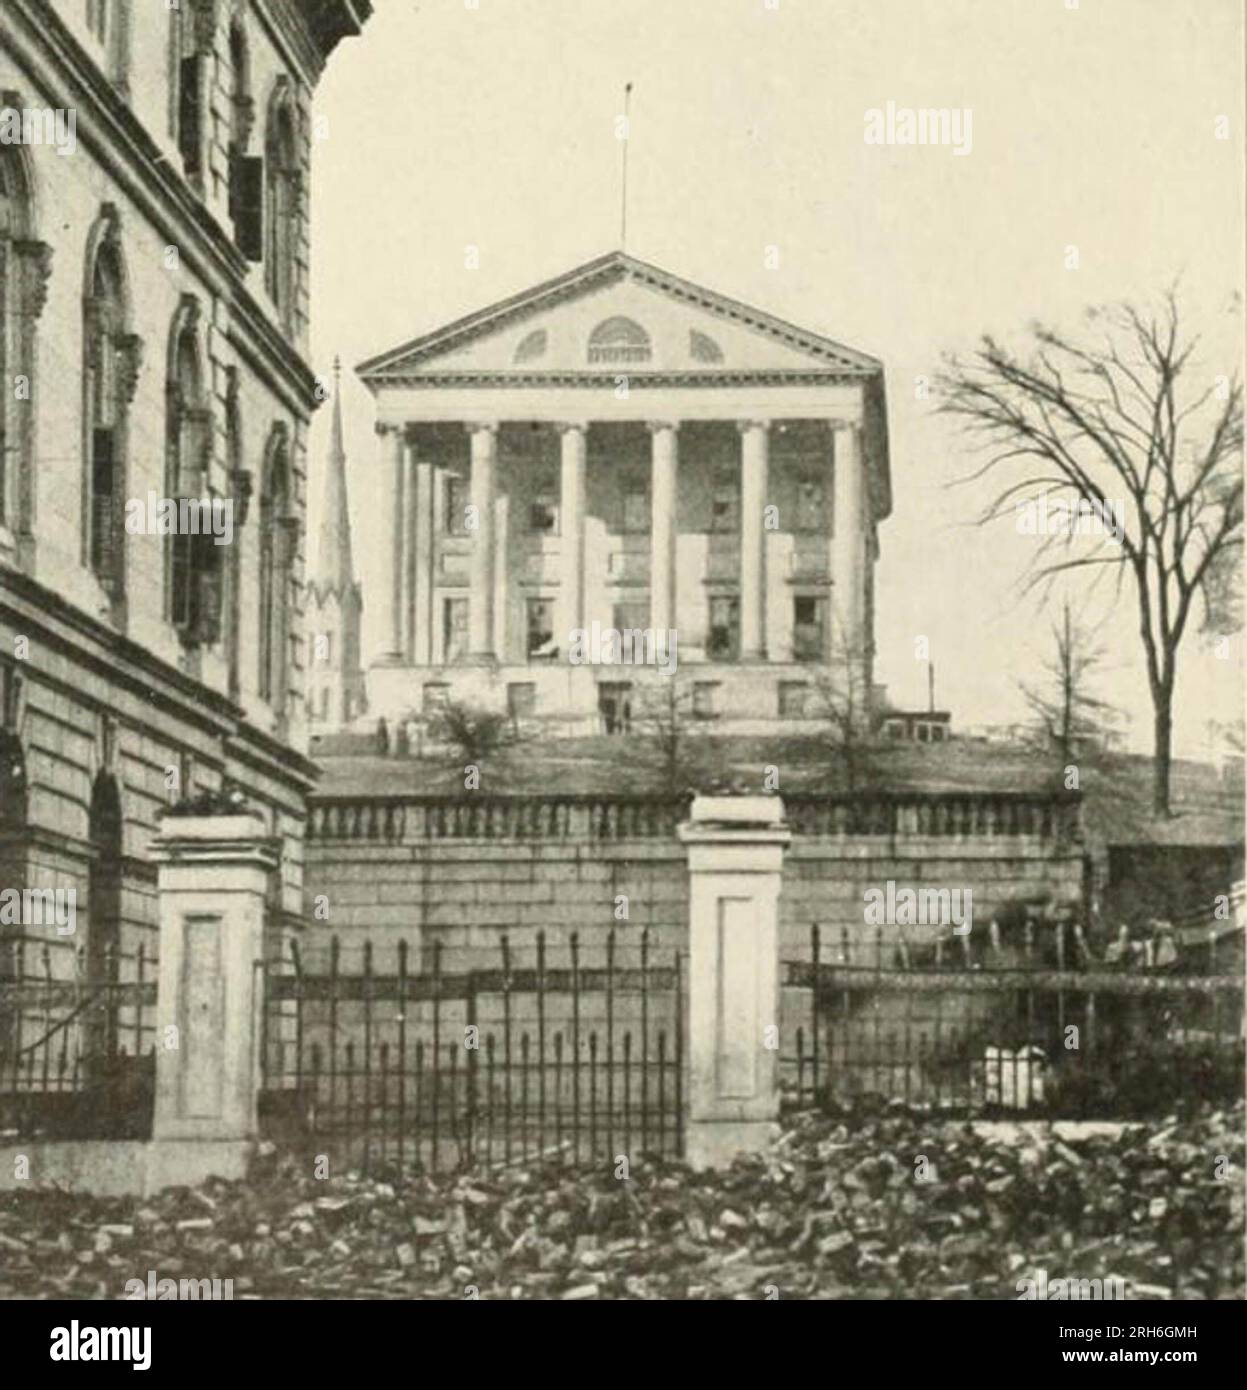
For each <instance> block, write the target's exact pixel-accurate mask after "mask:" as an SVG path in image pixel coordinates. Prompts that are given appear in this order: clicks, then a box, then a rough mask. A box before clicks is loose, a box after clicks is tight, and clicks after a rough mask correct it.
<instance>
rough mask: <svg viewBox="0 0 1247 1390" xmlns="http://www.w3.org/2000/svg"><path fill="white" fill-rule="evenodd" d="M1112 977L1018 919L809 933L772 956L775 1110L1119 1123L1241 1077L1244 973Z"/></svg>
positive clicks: (1061, 935) (1071, 942) (1053, 935)
mask: <svg viewBox="0 0 1247 1390" xmlns="http://www.w3.org/2000/svg"><path fill="white" fill-rule="evenodd" d="M1216 952H1217V946H1216V940H1215V937H1214V936H1212V935H1210V938H1209V943H1208V973H1205V974H1195V973H1190V967H1189V964H1188V965H1187V967H1186V969H1185V971H1184V972H1182V973H1179V971H1177V970H1175V969H1173V968H1163V967H1158V966H1154V965H1152V966H1149V965H1143V966H1138V965H1132V966H1125V967H1123V968H1120V969H1112V968H1107V967H1106V966H1105V965H1104V964H1103V963H1102V962H1100V961H1098V960H1097V959H1095V957H1094V955H1093V953H1092V952H1091V951H1090V950H1089V949H1088V947H1087V943H1086V940H1085V938H1084V936H1083V934H1082V932H1081V930H1080V929H1079V928H1077V927H1074V928H1070V927H1069V926H1067V925H1066V924H1064V923H1054V924H1050V925H1049V926H1048V927H1047V929H1046V930H1045V929H1037V928H1036V927H1035V926H1034V925H1033V924H1027V926H1026V929H1025V931H1024V932H1020V933H1017V934H1015V936H1014V938H1013V939H1012V940H1009V939H1005V940H1001V938H1000V935H999V933H998V932H997V931H996V930H994V929H993V931H992V932H991V933H990V934H989V935H988V936H987V938H986V940H985V941H984V942H982V943H981V944H979V945H976V946H974V947H973V948H972V947H971V945H970V940H969V937H968V936H966V937H960V938H956V939H951V940H950V939H947V938H946V939H942V940H936V941H931V940H929V939H928V940H927V941H926V942H915V941H913V940H912V939H907V937H906V935H905V934H904V933H901V932H900V930H899V929H897V928H893V929H891V934H887V933H885V930H884V929H883V928H876V929H875V932H874V934H873V939H868V940H865V941H863V940H862V939H861V938H860V936H858V937H857V938H854V937H853V935H852V934H851V933H850V932H849V930H848V929H847V928H844V929H842V930H841V931H840V932H839V933H837V934H834V939H833V940H830V941H828V940H825V939H824V937H823V933H822V932H821V931H820V929H819V927H818V926H817V925H815V926H814V927H812V928H811V932H810V938H809V956H808V959H800V960H785V961H784V962H783V963H782V971H781V985H782V991H781V993H782V1000H783V1028H782V1033H783V1036H784V1037H785V1038H786V1039H790V1040H791V1041H792V1044H793V1045H794V1048H793V1050H791V1051H789V1052H787V1053H786V1055H784V1056H783V1057H782V1059H781V1060H782V1067H781V1075H782V1079H783V1087H784V1092H785V1099H786V1102H787V1103H789V1104H795V1105H802V1106H807V1105H810V1104H822V1105H826V1106H828V1107H832V1108H835V1107H839V1106H845V1105H848V1106H852V1105H855V1104H862V1103H868V1104H873V1105H878V1104H887V1103H895V1102H900V1103H902V1104H905V1105H908V1106H913V1107H920V1108H923V1109H926V1110H930V1111H934V1112H940V1113H944V1114H949V1115H957V1114H966V1115H968V1114H978V1115H992V1114H998V1115H1010V1114H1018V1113H1024V1114H1029V1115H1035V1116H1051V1117H1054V1118H1055V1117H1070V1118H1074V1117H1085V1118H1091V1117H1105V1118H1115V1119H1120V1118H1129V1117H1132V1116H1143V1115H1147V1114H1157V1113H1159V1114H1164V1113H1168V1112H1169V1111H1170V1110H1172V1109H1174V1108H1175V1107H1179V1106H1181V1105H1184V1104H1187V1103H1191V1102H1196V1101H1201V1100H1209V1101H1213V1102H1216V1103H1231V1102H1233V1100H1234V1099H1236V1098H1237V1097H1239V1096H1241V1094H1242V1090H1243V1077H1244V1034H1243V978H1242V975H1241V972H1240V973H1237V974H1227V973H1223V968H1222V972H1221V973H1219V971H1218V965H1217V954H1216Z"/></svg>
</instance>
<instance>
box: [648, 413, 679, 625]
mask: <svg viewBox="0 0 1247 1390" xmlns="http://www.w3.org/2000/svg"><path fill="white" fill-rule="evenodd" d="M678 429H679V425H678V424H675V423H672V422H671V421H667V420H655V421H651V422H650V424H649V431H650V438H651V441H652V443H651V447H650V560H649V594H650V602H649V611H650V626H651V627H652V628H653V629H654V631H655V633H658V632H665V631H668V630H669V629H671V628H673V627H674V626H675V617H676V594H675V533H676V524H675V509H676V471H677V468H678V464H679V453H678V449H677V443H676V431H677V430H678Z"/></svg>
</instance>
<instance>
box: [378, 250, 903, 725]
mask: <svg viewBox="0 0 1247 1390" xmlns="http://www.w3.org/2000/svg"><path fill="white" fill-rule="evenodd" d="M358 370H359V375H360V378H361V379H362V380H363V381H364V383H365V384H366V385H367V386H368V387H369V389H370V390H371V391H372V392H373V394H374V396H375V397H376V402H377V432H378V435H379V444H380V457H379V461H378V464H377V472H376V474H375V477H374V479H373V480H371V486H370V492H371V493H372V495H374V496H376V497H377V512H378V514H379V515H382V516H385V517H389V518H392V526H390V528H389V538H388V539H389V553H388V566H387V572H388V574H389V576H390V583H389V585H388V586H385V587H384V588H383V590H382V592H380V593H378V594H370V595H369V602H370V604H371V605H372V606H373V607H374V609H375V610H376V611H377V614H378V618H379V620H380V623H381V631H382V632H383V633H384V635H385V636H384V641H383V649H382V650H381V651H379V652H378V653H377V654H376V656H375V657H374V659H373V661H372V663H371V666H370V668H369V670H368V673H367V699H368V709H369V713H370V717H373V718H375V717H376V716H377V715H381V716H384V717H386V718H387V719H391V720H392V719H405V718H408V717H412V716H415V717H419V716H421V715H427V714H428V713H429V712H430V711H431V710H432V709H433V708H434V707H435V706H436V705H437V703H438V702H440V701H444V700H446V699H448V698H449V699H454V700H462V701H465V702H469V703H473V704H490V705H494V706H496V707H503V706H505V707H506V708H508V709H510V711H511V712H512V713H514V714H515V715H517V716H518V717H522V718H526V719H536V720H538V721H541V722H547V721H548V722H549V723H550V725H551V726H553V727H559V728H562V729H566V730H567V731H569V732H580V733H589V732H597V731H600V730H604V731H606V732H613V731H616V730H621V729H626V728H627V727H628V725H629V722H630V719H631V717H632V715H633V712H634V709H635V708H636V707H637V705H638V704H639V703H640V702H643V701H644V700H645V698H646V694H647V692H649V693H651V694H652V693H653V692H654V691H655V690H656V689H657V688H658V687H657V686H656V684H655V683H656V682H660V681H663V680H665V679H668V678H669V677H668V676H665V675H664V674H662V673H661V672H660V670H659V669H658V668H657V666H655V665H653V664H649V665H647V664H641V663H639V661H634V662H632V663H627V662H623V661H620V660H619V659H618V653H617V652H615V651H613V650H612V647H611V644H610V642H609V641H608V642H606V643H605V645H604V652H605V657H606V659H604V660H601V661H593V662H590V661H583V660H579V659H578V658H579V656H580V654H581V653H580V645H579V642H578V640H577V639H576V638H575V637H574V634H577V633H579V632H588V633H592V631H593V627H594V624H597V626H598V630H599V631H600V632H607V631H610V630H614V631H618V632H620V633H623V632H626V631H629V630H631V631H634V632H638V631H643V630H650V631H651V632H653V633H656V634H668V633H670V634H672V636H671V638H670V639H669V640H671V641H673V642H674V643H675V651H676V656H677V660H678V666H677V675H676V678H677V680H678V682H679V684H680V688H681V689H682V690H687V692H688V694H689V696H690V707H691V712H692V713H693V714H694V715H695V716H697V717H700V718H712V719H717V720H719V721H721V726H722V727H724V728H739V729H744V728H746V727H749V726H753V725H758V726H761V727H765V726H768V725H770V726H773V722H774V721H775V720H777V719H783V720H792V719H801V718H802V717H803V716H806V715H807V713H808V706H809V700H810V696H811V692H812V691H814V690H815V689H816V687H818V686H819V685H820V682H821V681H822V680H823V678H824V677H826V676H827V675H828V674H829V673H832V672H835V671H837V670H839V671H843V670H844V669H845V667H846V664H847V665H848V668H849V669H852V670H856V671H858V672H859V673H860V674H861V676H862V678H863V680H864V683H865V688H866V689H869V681H870V668H871V655H872V651H873V628H874V615H873V606H874V605H873V594H874V584H873V571H874V564H875V561H876V559H877V557H878V539H877V528H878V523H879V522H880V521H881V520H882V519H883V518H885V517H886V516H887V515H888V513H889V510H890V506H891V497H890V484H889V468H888V442H887V422H886V408H885V399H884V383H883V368H882V365H881V363H880V362H878V361H877V360H876V359H874V358H872V357H868V356H866V355H865V354H863V353H860V352H856V351H854V350H853V349H851V348H847V347H844V346H842V345H841V344H839V343H837V342H833V341H832V340H830V339H828V338H824V337H821V336H819V335H817V334H814V333H810V332H806V331H805V330H803V329H800V328H796V327H794V326H793V325H792V324H789V323H786V322H784V321H782V320H780V319H777V318H775V317H773V316H771V315H770V314H766V313H763V312H762V311H760V310H757V309H753V308H750V307H749V306H748V305H746V304H742V303H739V302H738V301H736V300H732V299H729V298H727V297H725V296H723V295H721V294H717V293H714V292H713V291H710V290H706V289H703V288H701V287H700V286H698V285H694V284H691V283H690V282H689V281H687V280H683V279H680V278H679V277H677V276H674V275H670V274H667V273H666V272H665V271H663V270H660V269H658V268H657V267H655V266H652V265H647V264H645V263H644V262H642V261H639V260H636V259H635V258H633V257H631V256H628V255H626V254H624V253H622V252H616V253H613V254H610V255H607V256H604V257H601V258H600V259H598V260H595V261H592V262H590V263H589V264H587V265H583V266H581V267H579V268H578V269H576V270H573V271H571V272H569V273H567V274H565V275H562V276H560V277H558V278H557V279H555V280H551V281H549V282H547V283H545V284H542V285H539V286H537V287H536V288H535V289H532V290H529V291H527V292H525V293H523V294H520V295H516V296H514V297H512V298H510V299H508V300H505V301H504V302H502V303H500V304H495V305H493V306H492V307H490V308H487V309H484V310H482V311H480V312H478V313H474V314H471V315H469V316H468V317H466V318H463V319H460V320H458V321H457V322H455V323H452V324H449V325H447V326H446V327H444V328H440V329H438V330H437V331H436V332H432V333H429V334H426V335H425V336H423V337H420V338H418V339H416V340H415V341H413V342H410V343H406V344H404V345H403V346H401V347H398V348H395V349H393V350H392V351H389V352H386V353H382V354H381V355H380V356H377V357H374V358H372V359H371V360H369V361H368V362H366V363H364V364H363V365H362V366H361V367H360V368H359V369H358ZM590 654H592V653H590ZM612 657H615V659H613V660H612V659H611V658H612ZM668 669H669V667H668ZM634 702H636V703H635V704H634Z"/></svg>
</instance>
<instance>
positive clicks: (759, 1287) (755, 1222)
mask: <svg viewBox="0 0 1247 1390" xmlns="http://www.w3.org/2000/svg"><path fill="white" fill-rule="evenodd" d="M1243 1118H1244V1117H1243V1110H1242V1107H1241V1106H1239V1107H1237V1108H1236V1109H1234V1110H1232V1111H1223V1112H1217V1113H1212V1114H1206V1115H1204V1116H1202V1117H1200V1118H1198V1119H1189V1120H1183V1121H1182V1122H1181V1123H1179V1122H1178V1121H1177V1120H1176V1119H1175V1120H1170V1121H1162V1122H1159V1123H1152V1124H1149V1125H1131V1126H1109V1127H1106V1129H1107V1132H1101V1133H1097V1134H1094V1135H1083V1136H1080V1137H1072V1136H1067V1137H1066V1138H1062V1137H1060V1133H1059V1132H1058V1130H1055V1129H1052V1128H1039V1127H1030V1126H1020V1125H1019V1126H1003V1127H996V1129H995V1130H994V1131H990V1130H983V1129H979V1130H976V1129H974V1128H971V1127H970V1126H968V1125H960V1126H958V1125H951V1124H947V1123H944V1124H940V1123H937V1122H934V1121H928V1120H923V1119H920V1118H915V1117H913V1116H909V1115H900V1114H898V1115H891V1116H884V1117H881V1118H878V1119H876V1120H874V1121H872V1122H870V1123H867V1124H866V1125H864V1126H859V1127H855V1128H849V1127H848V1126H845V1125H843V1124H839V1123H837V1122H836V1121H835V1120H832V1119H828V1118H826V1117H823V1116H815V1115H800V1116H797V1117H794V1118H793V1119H792V1120H791V1121H790V1123H789V1125H788V1127H787V1128H786V1130H785V1132H784V1134H783V1135H782V1137H781V1138H780V1139H779V1141H778V1142H777V1143H776V1144H775V1146H774V1147H773V1148H772V1149H771V1150H770V1151H769V1152H767V1153H766V1154H763V1155H759V1156H754V1157H749V1158H741V1159H739V1160H737V1161H736V1163H735V1164H734V1165H733V1166H732V1167H731V1168H730V1169H728V1170H726V1171H723V1172H718V1173H692V1172H690V1171H689V1170H688V1169H687V1168H685V1167H684V1166H683V1165H681V1164H679V1163H675V1162H662V1163H657V1162H655V1163H649V1162H642V1161H634V1162H633V1163H632V1164H631V1165H630V1169H631V1171H630V1174H629V1176H628V1177H627V1178H626V1179H622V1178H617V1177H616V1176H615V1171H616V1165H615V1163H614V1161H613V1160H612V1161H611V1162H610V1163H603V1165H602V1166H601V1168H600V1169H596V1168H585V1167H580V1168H570V1167H562V1166H558V1165H556V1164H553V1163H548V1162H547V1163H545V1164H535V1165H533V1166H525V1165H524V1164H512V1165H510V1166H508V1167H505V1168H495V1169H492V1170H484V1171H479V1172H475V1173H472V1174H465V1175H448V1176H442V1177H437V1178H430V1177H421V1176H408V1177H397V1176H395V1177H394V1178H393V1179H392V1180H391V1181H388V1182H387V1181H382V1180H379V1179H369V1178H363V1177H360V1176H358V1175H354V1174H350V1175H345V1176H341V1177H337V1178H330V1179H324V1180H317V1179H315V1178H313V1177H312V1176H310V1175H305V1174H303V1173H301V1172H299V1171H296V1170H295V1169H294V1168H293V1166H292V1165H291V1164H290V1163H289V1162H288V1161H282V1160H279V1159H278V1158H277V1157H276V1156H274V1155H271V1154H270V1155H268V1156H267V1158H265V1159H263V1160H261V1162H260V1165H259V1169H258V1171H257V1173H256V1175H255V1177H254V1179H253V1181H251V1182H248V1183H224V1182H212V1183H209V1184H207V1185H206V1186H204V1187H203V1188H201V1189H197V1190H187V1189H171V1190H169V1191H167V1192H164V1193H162V1194H161V1195H160V1196H158V1197H155V1198H151V1199H148V1200H145V1201H144V1200H138V1199H94V1198H87V1197H82V1196H72V1195H69V1194H66V1193H61V1192H55V1191H51V1192H50V1191H40V1190H37V1189H36V1190H32V1191H29V1192H22V1193H18V1194H6V1195H5V1196H4V1197H2V1198H0V1297H51V1298H65V1297H81V1298H121V1297H123V1296H124V1294H125V1292H126V1282H127V1280H132V1279H138V1280H140V1281H143V1282H144V1284H147V1282H148V1279H149V1271H150V1272H152V1277H153V1279H157V1280H158V1279H172V1280H178V1279H181V1278H189V1279H197V1280H198V1279H214V1278H215V1279H220V1280H222V1281H224V1280H227V1279H229V1280H232V1296H233V1297H234V1298H236V1299H237V1298H249V1297H252V1298H254V1297H258V1298H265V1297H285V1298H289V1297H309V1298H323V1297H329V1298H343V1297H347V1298H455V1299H462V1298H465V1297H473V1296H477V1297H480V1298H512V1299H522V1298H541V1299H568V1300H579V1299H608V1298H610V1299H614V1298H637V1299H654V1298H661V1299H673V1298H676V1299H690V1298H691V1299H708V1298H725V1297H726V1298H768V1297H771V1298H780V1299H786V1298H893V1297H904V1298H921V1299H938V1298H992V1299H997V1298H1009V1299H1013V1298H1017V1297H1018V1296H1019V1295H1018V1289H1019V1287H1021V1285H1020V1283H1019V1281H1021V1280H1024V1279H1027V1278H1032V1277H1035V1274H1036V1271H1039V1270H1043V1271H1046V1276H1047V1278H1048V1279H1050V1280H1051V1279H1055V1278H1058V1277H1059V1278H1071V1277H1072V1278H1087V1279H1096V1278H1099V1279H1103V1280H1107V1279H1109V1278H1118V1279H1124V1280H1125V1281H1126V1287H1127V1290H1128V1296H1129V1297H1131V1298H1208V1297H1213V1298H1215V1297H1223V1298H1238V1297H1242V1294H1243V1278H1244V1270H1243V1253H1242V1252H1243V1179H1244V1167H1243V1165H1244V1156H1243V1138H1242V1135H1243Z"/></svg>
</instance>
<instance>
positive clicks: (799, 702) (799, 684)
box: [779, 681, 810, 719]
mask: <svg viewBox="0 0 1247 1390" xmlns="http://www.w3.org/2000/svg"><path fill="white" fill-rule="evenodd" d="M809 689H810V687H809V686H808V685H807V684H806V683H805V682H804V681H780V683H779V717H780V718H781V719H804V718H805V704H806V697H807V695H808V694H809Z"/></svg>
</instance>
